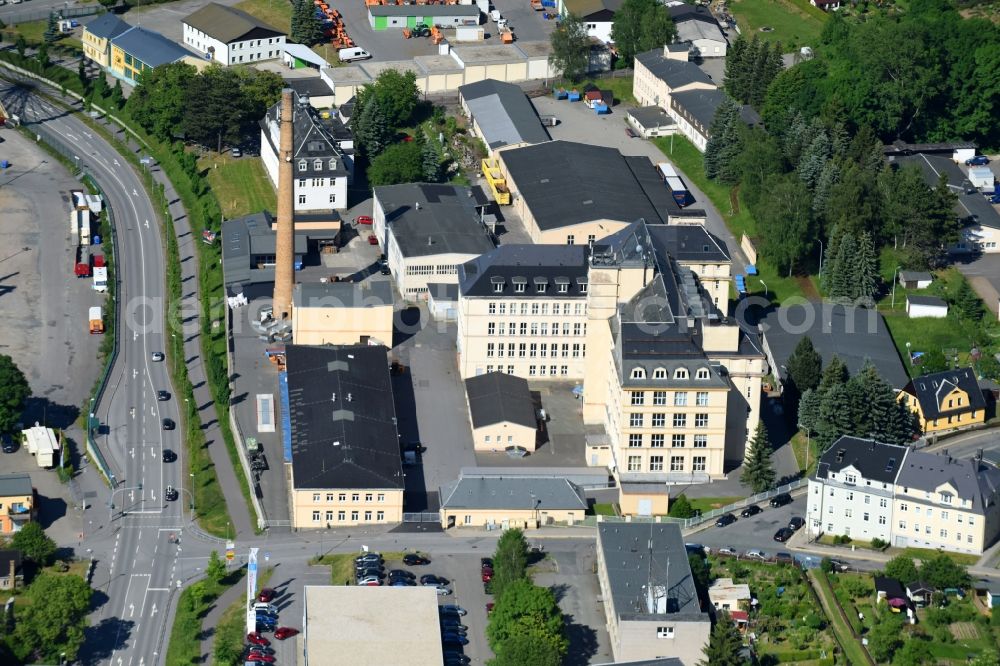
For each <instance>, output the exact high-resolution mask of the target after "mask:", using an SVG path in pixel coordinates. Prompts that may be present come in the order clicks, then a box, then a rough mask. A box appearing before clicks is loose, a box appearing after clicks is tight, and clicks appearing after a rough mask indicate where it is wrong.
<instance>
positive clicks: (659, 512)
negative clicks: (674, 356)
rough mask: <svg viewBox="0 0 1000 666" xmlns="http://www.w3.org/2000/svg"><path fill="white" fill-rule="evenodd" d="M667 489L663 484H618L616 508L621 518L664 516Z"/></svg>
mask: <svg viewBox="0 0 1000 666" xmlns="http://www.w3.org/2000/svg"><path fill="white" fill-rule="evenodd" d="M669 500H670V493H669V488H668V487H667V486H666V485H665V484H663V483H620V484H618V508H619V509H620V510H621V513H622V515H623V516H665V515H667V511H668V510H669Z"/></svg>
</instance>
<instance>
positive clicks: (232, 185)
mask: <svg viewBox="0 0 1000 666" xmlns="http://www.w3.org/2000/svg"><path fill="white" fill-rule="evenodd" d="M198 168H199V169H201V170H202V171H203V172H204V173H205V178H206V179H207V180H208V185H209V187H211V188H212V192H213V193H215V198H216V200H218V202H219V206H220V207H221V208H222V214H223V215H225V216H226V219H227V220H228V219H232V218H235V217H242V216H243V215H249V214H250V213H257V212H259V211H261V210H269V211H272V212H273V211H275V209H276V207H277V195H276V194H275V192H274V187H272V185H271V181H270V180H269V179H268V177H267V172H266V171H265V170H264V163H263V162H262V161H261V159H260V158H259V157H243V158H240V159H233V158H231V157H229V156H228V155H218V154H216V153H211V154H209V155H208V156H206V157H203V158H201V159H200V160H198Z"/></svg>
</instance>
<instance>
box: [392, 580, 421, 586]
mask: <svg viewBox="0 0 1000 666" xmlns="http://www.w3.org/2000/svg"><path fill="white" fill-rule="evenodd" d="M388 585H389V587H416V585H417V581H415V580H410V579H409V578H390V579H389V583H388Z"/></svg>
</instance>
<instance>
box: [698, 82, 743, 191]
mask: <svg viewBox="0 0 1000 666" xmlns="http://www.w3.org/2000/svg"><path fill="white" fill-rule="evenodd" d="M744 131H745V125H744V123H743V119H742V118H741V117H740V105H739V104H737V103H736V101H735V100H733V99H732V98H730V97H727V98H726V99H724V100H723V101H722V104H720V105H719V108H718V109H716V111H715V116H714V117H713V118H712V125H711V128H710V129H709V139H708V143H707V144H706V145H705V158H704V163H705V175H706V176H708V177H709V178H713V179H716V180H718V181H720V182H723V183H727V184H734V183H736V182H737V181H738V180H739V176H740V162H739V157H740V153H741V152H742V148H743V133H744Z"/></svg>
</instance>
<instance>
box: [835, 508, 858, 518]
mask: <svg viewBox="0 0 1000 666" xmlns="http://www.w3.org/2000/svg"><path fill="white" fill-rule="evenodd" d="M830 508H833V507H830ZM853 515H854V511H852V510H851V509H844V518H850V517H851V516H853Z"/></svg>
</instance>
